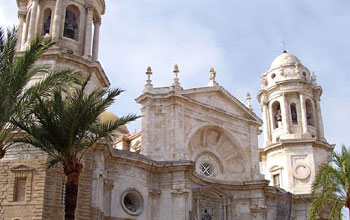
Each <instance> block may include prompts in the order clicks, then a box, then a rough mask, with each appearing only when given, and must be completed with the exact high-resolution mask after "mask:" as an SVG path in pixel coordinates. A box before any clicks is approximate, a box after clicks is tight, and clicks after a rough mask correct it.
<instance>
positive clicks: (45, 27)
mask: <svg viewBox="0 0 350 220" xmlns="http://www.w3.org/2000/svg"><path fill="white" fill-rule="evenodd" d="M51 22H52V10H51V8H47V9H45V11H44V16H43V24H42V33H43V35H44V36H45V35H49V34H50V31H51Z"/></svg>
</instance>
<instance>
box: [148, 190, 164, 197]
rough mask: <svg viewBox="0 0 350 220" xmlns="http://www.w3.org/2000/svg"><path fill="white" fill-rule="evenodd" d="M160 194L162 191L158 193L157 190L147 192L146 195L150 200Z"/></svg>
mask: <svg viewBox="0 0 350 220" xmlns="http://www.w3.org/2000/svg"><path fill="white" fill-rule="evenodd" d="M161 193H162V191H160V190H159V189H150V190H148V195H149V196H150V197H152V198H159V197H160V194H161Z"/></svg>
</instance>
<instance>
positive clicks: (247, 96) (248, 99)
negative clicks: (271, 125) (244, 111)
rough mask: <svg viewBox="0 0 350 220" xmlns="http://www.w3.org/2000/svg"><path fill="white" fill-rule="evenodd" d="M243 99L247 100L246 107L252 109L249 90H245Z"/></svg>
mask: <svg viewBox="0 0 350 220" xmlns="http://www.w3.org/2000/svg"><path fill="white" fill-rule="evenodd" d="M245 99H246V100H247V108H249V109H250V110H253V109H252V105H251V103H250V100H251V99H252V97H251V96H250V93H249V92H247V94H246V95H245Z"/></svg>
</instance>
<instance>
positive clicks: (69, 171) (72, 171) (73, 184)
mask: <svg viewBox="0 0 350 220" xmlns="http://www.w3.org/2000/svg"><path fill="white" fill-rule="evenodd" d="M82 169H83V165H82V164H81V162H80V161H79V159H78V158H69V159H68V160H66V161H65V163H64V173H65V174H66V176H67V184H66V200H65V207H64V208H65V209H64V211H65V214H64V219H65V220H75V209H76V207H77V200H78V187H79V176H80V173H81V171H82Z"/></svg>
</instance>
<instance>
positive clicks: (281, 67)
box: [279, 65, 284, 76]
mask: <svg viewBox="0 0 350 220" xmlns="http://www.w3.org/2000/svg"><path fill="white" fill-rule="evenodd" d="M279 73H280V75H281V76H283V75H284V67H283V66H282V65H280V70H279Z"/></svg>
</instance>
